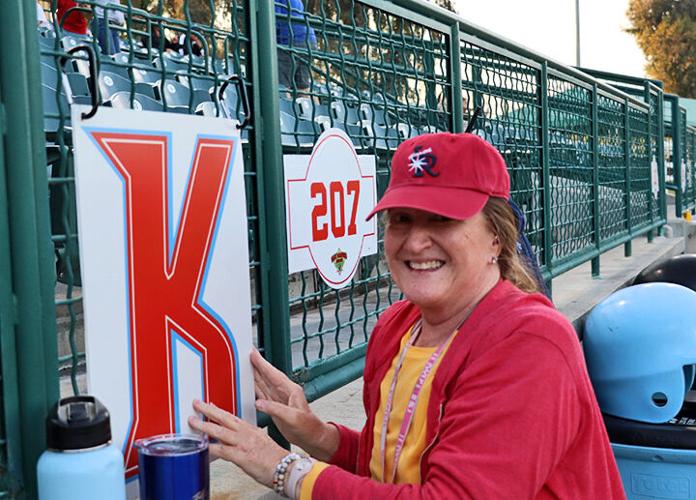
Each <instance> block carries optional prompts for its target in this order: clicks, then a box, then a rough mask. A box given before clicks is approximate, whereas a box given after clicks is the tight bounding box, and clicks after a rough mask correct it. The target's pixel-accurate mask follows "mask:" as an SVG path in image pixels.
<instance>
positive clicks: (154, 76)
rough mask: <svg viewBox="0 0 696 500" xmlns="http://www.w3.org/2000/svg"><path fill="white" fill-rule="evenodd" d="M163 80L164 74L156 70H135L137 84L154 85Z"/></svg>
mask: <svg viewBox="0 0 696 500" xmlns="http://www.w3.org/2000/svg"><path fill="white" fill-rule="evenodd" d="M161 79H162V72H161V71H160V70H157V69H155V68H152V70H148V69H143V68H133V80H135V81H136V82H145V83H149V84H151V85H154V84H156V83H157V82H159V81H160V80H161Z"/></svg>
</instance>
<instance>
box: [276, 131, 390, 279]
mask: <svg viewBox="0 0 696 500" xmlns="http://www.w3.org/2000/svg"><path fill="white" fill-rule="evenodd" d="M283 163H284V169H285V200H286V206H285V208H286V214H287V218H286V219H287V235H288V268H289V272H290V273H296V272H299V271H304V270H307V269H315V268H316V269H317V271H318V272H319V274H320V275H321V277H322V278H323V280H324V281H325V282H326V283H327V284H328V285H329V286H330V287H332V288H337V289H338V288H343V287H345V286H347V285H348V284H349V283H350V281H351V279H352V278H353V275H355V271H356V270H357V267H358V263H359V262H360V258H361V257H364V256H365V255H371V254H374V253H376V252H377V221H376V217H373V218H372V219H371V220H370V221H369V222H368V221H366V220H365V217H367V214H369V213H370V211H371V210H372V209H373V208H374V206H375V204H376V186H375V157H374V156H361V155H358V154H357V153H356V151H355V147H354V146H353V143H352V142H351V140H350V138H349V137H348V136H347V135H346V134H345V132H343V131H342V130H339V129H329V130H327V131H326V132H324V133H323V134H322V135H321V136H320V137H319V139H318V140H317V144H316V146H315V147H314V151H312V154H311V155H285V156H284V157H283Z"/></svg>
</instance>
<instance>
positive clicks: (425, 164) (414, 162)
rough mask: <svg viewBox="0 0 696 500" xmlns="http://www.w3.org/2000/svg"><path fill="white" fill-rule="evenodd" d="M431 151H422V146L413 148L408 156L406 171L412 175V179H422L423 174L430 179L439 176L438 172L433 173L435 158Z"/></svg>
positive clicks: (430, 149)
mask: <svg viewBox="0 0 696 500" xmlns="http://www.w3.org/2000/svg"><path fill="white" fill-rule="evenodd" d="M421 150H422V151H421ZM432 151H433V149H432V148H428V149H423V146H416V147H415V148H413V153H411V154H410V155H409V156H408V170H409V172H411V173H412V174H413V177H423V173H424V172H425V173H427V174H428V175H430V176H431V177H437V176H438V175H440V174H439V172H434V171H433V168H435V164H436V163H437V157H436V156H435V155H434V154H432Z"/></svg>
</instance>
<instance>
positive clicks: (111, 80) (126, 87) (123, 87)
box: [97, 71, 131, 101]
mask: <svg viewBox="0 0 696 500" xmlns="http://www.w3.org/2000/svg"><path fill="white" fill-rule="evenodd" d="M97 82H98V84H99V92H100V93H101V97H102V100H103V101H109V100H111V96H113V95H114V94H115V93H116V92H126V91H127V92H130V90H131V82H130V80H127V79H126V78H122V77H120V76H118V75H117V74H115V73H109V72H108V71H102V72H101V73H99V78H98V79H97Z"/></svg>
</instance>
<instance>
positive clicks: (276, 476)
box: [273, 453, 302, 496]
mask: <svg viewBox="0 0 696 500" xmlns="http://www.w3.org/2000/svg"><path fill="white" fill-rule="evenodd" d="M301 458H302V457H301V456H300V455H298V454H297V453H288V454H287V455H285V456H284V457H283V458H282V459H281V461H280V462H278V465H276V468H275V471H274V472H273V491H275V492H276V493H278V494H279V495H281V496H286V495H285V473H286V472H287V470H288V466H289V465H290V464H291V463H293V462H294V461H295V460H299V459H301Z"/></svg>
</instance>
